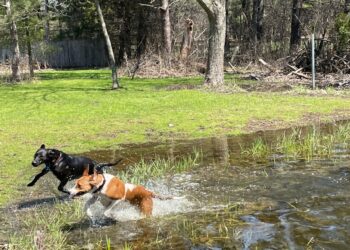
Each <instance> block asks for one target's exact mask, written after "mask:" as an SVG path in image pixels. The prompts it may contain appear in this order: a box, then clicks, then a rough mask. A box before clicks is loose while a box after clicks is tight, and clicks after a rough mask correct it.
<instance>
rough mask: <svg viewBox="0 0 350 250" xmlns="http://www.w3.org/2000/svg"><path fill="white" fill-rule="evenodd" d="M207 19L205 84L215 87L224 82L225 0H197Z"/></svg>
mask: <svg viewBox="0 0 350 250" xmlns="http://www.w3.org/2000/svg"><path fill="white" fill-rule="evenodd" d="M197 2H198V3H199V4H200V6H202V8H203V9H204V10H205V12H206V13H207V15H208V19H209V49H208V60H207V72H206V76H205V84H207V85H209V86H213V87H216V86H218V85H222V84H223V83H224V50H225V32H226V10H225V2H226V1H225V0H197Z"/></svg>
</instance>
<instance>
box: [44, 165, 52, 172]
mask: <svg viewBox="0 0 350 250" xmlns="http://www.w3.org/2000/svg"><path fill="white" fill-rule="evenodd" d="M45 169H46V170H47V171H50V170H51V169H50V165H49V164H48V163H45Z"/></svg>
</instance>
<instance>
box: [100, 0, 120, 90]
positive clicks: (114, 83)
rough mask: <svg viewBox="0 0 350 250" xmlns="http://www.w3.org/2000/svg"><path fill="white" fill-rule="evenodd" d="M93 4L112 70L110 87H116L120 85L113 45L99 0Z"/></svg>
mask: <svg viewBox="0 0 350 250" xmlns="http://www.w3.org/2000/svg"><path fill="white" fill-rule="evenodd" d="M95 5H96V10H97V14H98V17H99V19H100V23H101V28H102V32H103V36H104V38H105V42H106V46H107V51H108V57H109V64H110V68H111V70H112V89H118V88H119V87H120V86H119V82H118V76H117V67H116V64H115V58H114V52H113V47H112V44H111V40H110V39H109V35H108V32H107V28H106V23H105V20H104V18H103V14H102V10H101V6H100V2H99V0H95Z"/></svg>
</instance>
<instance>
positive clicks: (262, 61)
mask: <svg viewBox="0 0 350 250" xmlns="http://www.w3.org/2000/svg"><path fill="white" fill-rule="evenodd" d="M259 62H260V63H261V64H262V65H264V66H265V67H266V68H268V69H269V70H270V71H272V72H275V71H276V70H275V69H274V68H273V67H272V66H271V65H270V64H268V63H267V62H265V61H264V60H263V59H261V58H259Z"/></svg>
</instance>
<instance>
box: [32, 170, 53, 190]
mask: <svg viewBox="0 0 350 250" xmlns="http://www.w3.org/2000/svg"><path fill="white" fill-rule="evenodd" d="M48 172H49V170H48V169H47V168H44V169H43V170H42V171H41V172H40V173H39V174H37V175H36V176H35V177H34V180H32V181H31V182H30V183H29V184H28V185H27V187H31V186H34V184H35V183H36V182H37V181H38V180H39V179H40V178H41V177H42V176H44V175H46V174H47V173H48Z"/></svg>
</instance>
